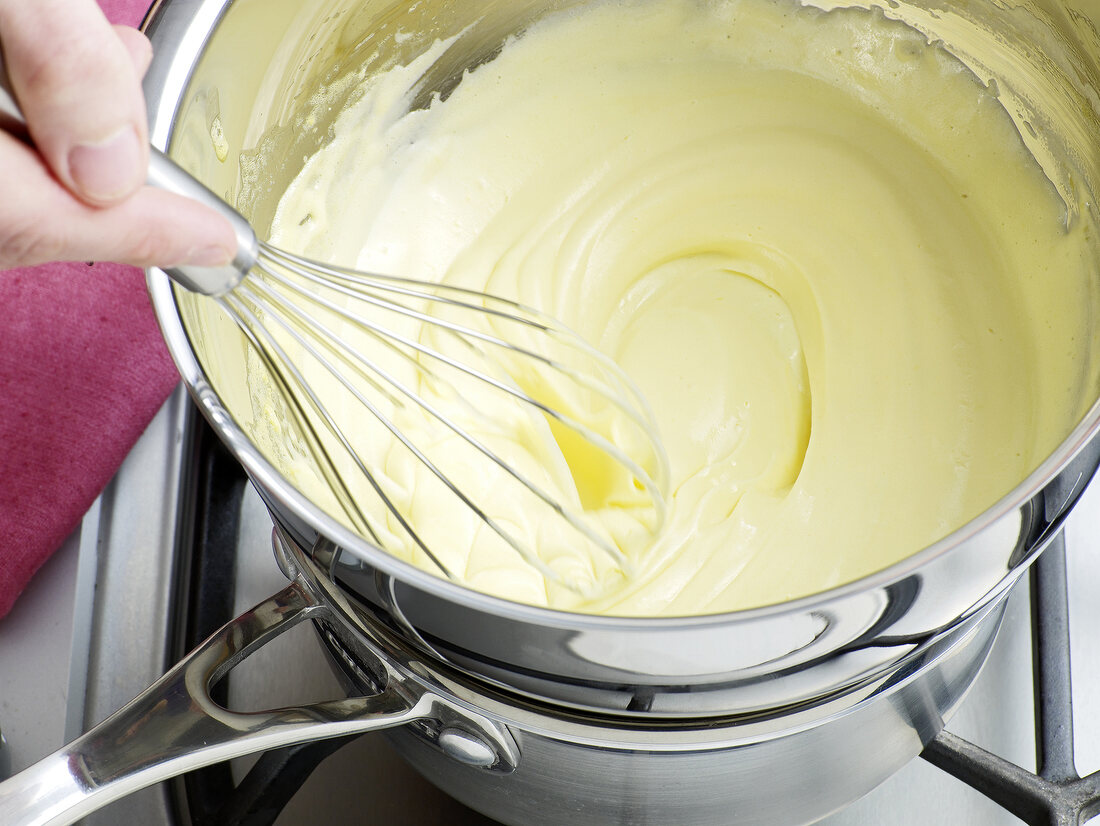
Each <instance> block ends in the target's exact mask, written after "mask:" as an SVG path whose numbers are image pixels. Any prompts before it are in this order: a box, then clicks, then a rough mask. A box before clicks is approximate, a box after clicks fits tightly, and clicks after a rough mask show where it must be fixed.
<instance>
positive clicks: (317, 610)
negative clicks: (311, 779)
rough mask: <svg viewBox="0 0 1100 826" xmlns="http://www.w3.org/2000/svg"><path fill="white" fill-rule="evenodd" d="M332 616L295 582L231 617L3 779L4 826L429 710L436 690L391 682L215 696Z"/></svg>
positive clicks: (65, 817)
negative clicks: (247, 666) (249, 696)
mask: <svg viewBox="0 0 1100 826" xmlns="http://www.w3.org/2000/svg"><path fill="white" fill-rule="evenodd" d="M328 613H329V611H328V609H327V608H325V607H324V606H322V605H320V604H319V603H318V602H317V601H316V600H315V599H314V598H313V597H312V596H310V595H309V594H308V593H307V592H306V591H305V590H304V589H303V588H302V586H301V585H300V584H298V583H292V584H290V585H289V586H288V587H287V588H285V589H284V590H282V591H280V592H279V593H278V594H276V595H275V596H273V597H271V598H270V599H268V600H266V601H264V602H262V603H260V604H259V605H258V606H256V607H255V608H253V609H252V610H251V611H248V612H246V613H244V614H242V615H241V616H239V617H238V618H237V619H235V620H232V621H230V622H229V623H227V624H226V625H225V626H223V627H222V628H221V629H220V630H218V631H217V632H215V633H214V635H213V636H211V637H210V638H209V639H207V640H206V641H205V642H204V643H202V644H201V645H200V646H199V647H198V648H196V649H195V650H194V651H192V652H191V653H190V654H188V655H187V656H186V657H185V658H184V659H183V660H182V661H181V662H180V663H179V664H177V665H176V666H174V667H173V668H172V669H171V670H170V671H169V672H168V673H167V674H165V675H164V676H163V677H162V678H161V679H159V680H158V681H157V682H155V683H154V684H153V685H152V686H150V687H149V688H148V689H146V690H145V691H144V692H143V693H142V694H140V695H139V696H138V697H137V698H135V699H134V700H132V701H131V702H129V703H128V704H127V705H125V706H124V707H123V708H121V709H120V710H119V711H117V712H116V713H115V714H113V715H112V716H110V717H108V718H107V719H106V720H104V721H103V722H102V723H100V724H99V725H97V726H95V727H94V728H93V729H91V730H90V731H88V732H87V733H86V734H84V735H82V736H81V737H79V738H77V739H76V740H74V741H73V742H72V743H70V744H69V745H67V746H64V747H63V748H61V749H59V750H58V751H56V752H54V753H53V754H51V755H49V756H48V757H46V758H44V759H43V760H41V761H39V762H38V763H36V764H35V765H33V766H31V767H30V768H28V769H26V770H24V771H22V772H20V773H19V774H17V775H15V776H14V777H12V778H10V779H8V780H6V781H4V782H3V783H0V823H4V824H5V826H62V824H71V823H74V822H76V821H77V820H79V819H80V818H82V817H84V816H85V815H87V814H89V813H90V812H93V811H95V810H97V809H99V808H102V807H103V806H105V805H107V804H108V803H110V802H112V801H114V800H117V799H119V798H121V797H125V796H126V795H128V794H131V793H132V792H135V791H137V790H138V789H142V788H145V787H146V786H150V785H152V784H154V783H157V782H160V781H162V780H166V779H168V778H170V777H175V776H176V775H179V774H183V773H185V772H188V771H191V770H192V769H196V768H200V767H202V766H207V765H210V764H212V763H218V762H221V761H224V760H230V759H232V758H234V757H240V756H242V755H245V754H251V753H254V752H261V751H266V750H268V749H272V748H277V747H280V746H289V745H293V744H296V743H304V742H307V741H311V740H322V739H325V738H330V737H340V736H342V735H349V734H356V733H360V732H366V731H371V730H374V729H381V728H388V727H391V726H399V725H402V724H404V723H407V722H410V721H412V720H417V719H423V718H426V717H430V716H432V714H433V711H434V710H435V709H436V708H437V706H438V704H439V702H440V698H439V697H437V696H436V695H435V694H433V693H431V692H429V691H427V690H425V689H424V688H422V687H421V686H419V685H417V684H416V683H414V682H412V681H402V680H393V679H391V681H390V684H389V685H387V686H386V687H385V688H384V689H383V690H382V691H380V692H379V693H378V694H374V695H372V696H367V697H348V698H345V699H340V700H332V701H328V702H321V703H315V704H311V705H305V706H299V707H293V708H282V709H275V710H270V711H256V712H236V711H231V710H229V709H226V708H224V707H223V706H221V705H219V704H218V703H216V702H215V701H214V700H213V699H212V697H211V696H210V689H211V687H212V686H213V685H214V684H215V683H217V682H218V680H219V679H221V678H222V677H223V676H224V675H225V674H226V673H228V671H229V670H230V669H232V668H233V667H234V666H236V665H237V664H238V663H240V662H241V661H242V660H243V659H244V658H245V657H247V656H248V655H249V654H250V653H252V652H253V651H255V650H256V649H257V648H259V647H260V646H261V645H263V644H264V643H266V642H268V641H270V640H272V639H274V638H275V637H277V636H279V635H280V634H282V633H284V632H285V631H288V630H290V629H291V628H292V627H294V626H295V625H297V624H298V623H299V622H301V621H303V620H306V619H311V618H319V617H321V616H324V615H327V614H328Z"/></svg>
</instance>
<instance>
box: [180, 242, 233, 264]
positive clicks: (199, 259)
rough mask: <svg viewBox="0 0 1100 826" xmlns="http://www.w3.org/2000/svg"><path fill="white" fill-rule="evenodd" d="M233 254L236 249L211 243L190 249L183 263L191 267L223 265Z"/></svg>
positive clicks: (228, 261) (230, 259)
mask: <svg viewBox="0 0 1100 826" xmlns="http://www.w3.org/2000/svg"><path fill="white" fill-rule="evenodd" d="M235 255H236V250H227V249H226V248H225V247H219V246H217V245H211V246H209V247H200V248H199V249H196V250H191V252H190V253H188V255H187V260H186V261H185V262H184V263H185V264H189V265H190V266H192V267H224V266H225V265H226V264H228V263H230V262H231V261H232V260H233V257H234V256H235Z"/></svg>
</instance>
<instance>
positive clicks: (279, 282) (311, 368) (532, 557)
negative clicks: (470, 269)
mask: <svg viewBox="0 0 1100 826" xmlns="http://www.w3.org/2000/svg"><path fill="white" fill-rule="evenodd" d="M149 182H150V183H151V184H153V185H155V186H158V187H161V188H164V189H167V190H170V191H173V192H176V193H179V194H184V195H188V196H190V197H193V198H197V199H199V200H202V201H204V202H205V203H208V204H211V205H212V206H215V207H217V208H218V209H220V210H222V211H223V212H225V213H226V214H227V216H228V217H229V218H230V220H232V221H233V223H234V226H235V227H236V228H237V234H238V239H239V245H238V246H239V250H238V256H237V259H236V260H235V261H234V263H233V266H232V267H229V268H225V269H222V270H211V269H205V268H190V267H187V268H179V269H175V270H169V271H167V272H168V275H169V276H171V277H172V278H173V279H174V280H175V281H176V282H177V283H179V284H180V285H182V286H184V287H185V288H187V289H189V290H192V291H195V292H200V293H203V294H206V295H209V296H212V297H213V298H214V300H215V301H217V302H218V304H219V305H220V306H221V307H222V309H224V310H225V311H226V312H227V313H228V314H229V315H230V316H231V317H232V318H233V319H234V320H235V322H236V323H237V325H238V326H239V327H240V329H241V330H242V331H243V333H244V335H245V336H246V337H247V339H248V341H249V342H250V343H251V345H252V347H253V349H254V352H255V353H256V354H257V355H258V357H259V359H260V360H261V361H262V363H263V365H264V367H265V369H266V371H267V372H268V373H269V375H270V376H271V378H272V379H273V380H274V382H275V384H276V385H277V386H278V388H279V391H280V394H281V396H282V401H283V402H285V403H286V405H287V409H288V410H289V412H290V413H291V415H292V417H293V418H294V420H295V421H296V422H297V425H298V429H299V431H300V432H301V434H302V435H303V438H304V441H305V442H306V444H307V446H308V452H309V453H310V454H311V456H312V458H313V459H314V460H315V461H316V464H317V467H318V469H319V470H320V472H321V474H322V475H323V476H324V478H325V480H326V482H327V483H328V486H329V487H330V488H331V490H332V492H333V493H334V494H335V496H336V498H337V500H338V501H339V503H340V506H341V508H342V509H343V511H344V513H345V514H346V516H347V517H348V519H349V521H350V522H351V523H352V524H353V525H354V527H355V528H356V529H357V530H359V531H360V532H361V533H363V534H364V535H365V536H367V537H369V538H370V539H371V540H372V541H373V542H375V543H376V544H378V545H380V546H382V547H383V548H387V547H391V546H392V545H393V544H395V543H396V544H397V545H405V546H406V547H408V548H412V549H414V550H415V551H418V552H420V553H423V555H424V556H425V557H426V558H427V559H428V560H430V561H431V563H432V564H433V565H434V566H435V567H436V568H438V570H439V571H440V572H441V573H442V574H443V575H445V576H447V577H448V578H451V579H459V580H466V579H468V578H469V577H468V572H462V571H456V570H453V569H452V566H451V565H449V564H448V563H447V562H446V561H445V558H444V557H445V554H444V553H443V552H441V550H440V549H439V548H438V547H433V543H432V542H431V541H429V540H428V539H427V538H426V536H425V532H424V528H423V524H422V523H423V519H422V517H424V515H423V514H417V515H414V514H412V513H410V511H412V510H416V506H415V505H408V504H405V505H403V504H402V502H401V501H399V500H400V499H401V497H404V498H406V499H407V498H409V491H408V490H407V489H404V488H407V487H408V484H409V481H408V480H405V481H404V483H403V482H394V481H393V479H391V478H390V477H389V476H388V475H387V474H386V473H385V472H384V471H383V469H381V468H379V467H377V466H376V465H375V464H373V463H372V461H371V460H370V459H368V458H366V457H365V456H364V455H363V450H364V448H363V447H362V446H363V445H364V441H365V439H364V437H363V434H362V433H361V432H360V431H361V430H362V429H365V430H367V431H369V432H370V433H371V436H372V439H374V440H375V442H376V441H377V437H378V436H379V434H381V435H382V437H383V440H385V439H389V440H391V441H392V442H393V443H394V445H395V446H396V445H400V449H402V450H404V451H407V453H408V455H409V456H411V457H412V459H414V460H415V462H416V463H418V466H419V469H421V470H426V471H427V474H424V473H418V474H416V476H417V477H418V478H416V479H415V480H413V482H412V483H413V484H416V485H427V484H433V485H436V486H438V487H439V490H441V491H445V494H446V495H447V496H449V497H452V498H453V500H454V502H457V503H459V504H460V505H461V507H462V508H464V509H466V510H467V511H468V513H469V514H472V515H473V517H475V521H476V524H477V525H479V526H481V527H484V528H486V529H488V530H489V531H490V532H491V533H492V535H493V536H494V537H495V540H494V541H495V542H499V543H503V545H504V546H506V547H507V548H509V549H511V551H513V552H515V553H516V554H518V555H519V556H520V557H521V558H522V559H523V560H524V561H525V562H526V563H528V564H529V565H530V566H532V567H533V568H535V569H536V570H537V571H538V572H539V573H540V574H541V575H542V576H544V577H545V578H546V579H547V580H548V581H550V582H555V583H559V584H561V585H564V586H565V587H567V588H570V589H571V590H574V591H577V592H580V593H583V594H585V595H589V596H591V595H594V594H595V593H598V591H599V590H600V589H601V585H603V584H607V582H606V580H607V579H608V576H610V577H611V579H612V580H621V579H622V577H624V576H627V577H628V576H629V575H630V572H631V570H632V560H631V559H630V558H628V555H627V554H626V553H624V550H623V548H622V545H623V544H624V543H625V544H630V542H631V537H633V538H634V539H636V538H637V536H638V534H639V532H641V533H643V534H649V535H652V534H654V533H656V531H657V530H658V529H659V527H660V525H661V522H662V521H663V518H664V499H663V486H664V484H665V479H666V475H667V470H666V463H665V458H664V455H663V452H662V450H661V447H660V443H659V441H658V439H657V437H656V428H655V425H654V423H653V420H652V417H651V415H650V413H649V412H648V409H647V407H646V405H645V403H644V400H643V399H642V397H641V395H640V394H639V393H638V392H637V390H636V389H635V388H634V386H633V384H632V383H631V381H630V380H629V379H628V378H627V377H626V375H625V374H624V373H623V372H622V371H621V369H620V368H619V367H618V366H617V365H616V364H615V363H614V362H613V361H612V360H610V359H609V358H607V357H606V356H605V355H603V354H602V353H600V352H599V351H597V350H595V349H594V348H592V347H591V346H590V345H588V344H587V343H585V342H584V341H583V340H582V339H581V338H579V337H578V336H577V335H575V334H574V333H572V332H570V331H569V330H568V329H566V328H565V327H564V326H562V325H561V324H560V323H558V322H556V321H554V320H553V319H551V318H549V317H547V316H545V315H544V314H542V313H540V312H538V311H535V310H533V309H530V308H528V307H525V306H523V305H521V304H518V303H516V302H514V301H510V300H507V299H503V298H499V297H495V296H491V295H487V294H485V293H481V292H476V291H472V290H467V289H462V288H459V287H455V286H449V285H445V284H436V283H428V282H423V281H416V280H412V279H408V278H399V277H391V276H383V275H376V274H367V273H362V272H357V271H353V270H349V269H344V268H341V267H335V266H330V265H326V264H321V263H318V262H315V261H310V260H307V259H304V258H301V257H299V256H296V255H292V254H290V253H287V252H284V251H282V250H279V249H275V248H273V247H271V246H269V245H267V244H265V243H263V242H259V241H258V240H257V238H256V235H255V233H254V232H253V230H252V228H251V226H250V225H249V224H248V222H247V221H245V219H244V218H243V217H241V216H240V215H239V214H238V213H236V212H235V211H234V210H232V209H230V208H229V207H228V206H227V205H225V204H224V202H222V201H221V200H220V199H217V198H216V196H214V195H213V194H212V193H210V192H209V191H208V190H206V189H205V187H202V185H201V184H199V183H198V182H197V181H195V179H194V178H192V177H191V176H190V175H188V174H187V173H186V172H184V171H183V170H182V169H181V168H180V167H178V166H176V165H175V164H174V163H172V162H171V161H170V160H168V159H167V158H166V157H165V156H164V155H162V154H161V153H159V152H157V151H155V150H154V152H153V155H152V160H151V164H150V175H149ZM318 385H323V386H324V389H322V388H320V387H319V386H318ZM338 397H339V398H342V399H344V400H345V403H343V404H335V405H334V400H335V399H336V398H338ZM334 406H335V408H337V409H334ZM349 406H350V414H349V413H348V408H349ZM340 411H343V415H341V413H340ZM361 416H369V417H370V422H369V423H366V422H364V421H363V419H361V418H359V417H361ZM516 417H518V418H516ZM501 418H503V419H509V420H510V421H509V422H508V424H510V426H511V430H509V433H512V435H514V433H515V432H516V431H517V430H518V432H520V433H521V434H527V436H528V437H530V439H531V440H532V441H533V442H534V443H535V449H534V453H535V454H538V455H536V456H535V457H534V458H536V459H546V458H547V457H546V456H545V455H544V454H545V452H546V451H545V449H544V448H540V447H539V445H538V442H539V441H540V439H541V441H543V442H546V443H548V444H550V445H552V446H553V451H552V452H553V453H554V456H552V457H550V460H549V461H550V462H551V463H553V462H555V461H556V462H557V465H558V470H559V472H558V473H557V475H556V479H557V482H558V484H556V485H553V486H548V485H547V484H546V480H544V479H536V478H535V475H536V473H540V472H542V471H544V470H545V468H538V469H535V472H534V473H533V472H532V470H533V469H532V468H530V467H528V468H524V467H521V466H519V464H517V462H516V461H515V459H514V458H513V459H509V458H508V457H506V456H504V455H501V453H500V452H499V451H498V450H497V449H496V448H494V446H493V445H491V444H489V443H488V441H487V440H486V438H485V437H484V435H483V434H484V433H489V434H490V435H491V434H493V433H494V432H497V431H499V429H500V425H501V421H499V419H501ZM410 422H412V424H411V425H410V424H409V423H410ZM379 428H381V429H379ZM533 431H538V432H537V433H535V432H533ZM505 441H508V440H507V439H506V440H505ZM521 441H524V440H523V439H521ZM528 447H530V445H528ZM367 449H368V450H369V449H370V447H369V445H368V447H367ZM525 449H526V448H525ZM528 452H530V451H528ZM459 454H461V458H456V457H457V456H458V455H459ZM392 455H393V454H392V453H390V454H389V456H390V457H392ZM523 456H524V457H526V454H523ZM562 459H564V464H562V462H561V460H562ZM478 462H483V463H484V466H479V465H478V464H477V463H478ZM448 466H452V467H455V466H457V467H458V468H459V472H460V474H462V475H464V476H465V477H467V481H465V482H460V481H459V480H458V479H457V478H455V477H454V476H453V475H452V471H451V470H449V469H448ZM562 471H568V472H567V473H563V472H562ZM471 473H473V474H474V476H475V477H483V478H484V477H485V475H486V474H488V477H487V478H490V479H493V480H497V481H500V482H507V483H508V484H509V485H515V486H518V488H519V489H522V495H519V496H517V495H516V490H511V491H504V492H502V491H501V489H500V488H499V487H496V486H495V485H489V486H488V487H490V488H492V489H491V490H482V494H483V495H487V496H489V497H490V498H491V499H492V500H493V502H492V503H486V502H485V501H480V500H479V497H478V496H477V495H475V494H474V493H472V492H471V491H469V490H468V489H467V485H468V484H469V483H470V480H469V478H468V477H469V476H470V475H471ZM553 475H554V474H551V476H553ZM593 476H594V477H597V478H598V479H599V480H602V482H603V483H604V484H603V486H602V487H603V489H602V490H595V491H594V490H591V489H590V488H591V487H592V485H591V484H589V483H590V482H591V479H590V478H589V477H593ZM563 478H564V484H562V482H563ZM364 481H365V483H366V485H365V486H364V484H363V482H364ZM616 481H617V484H616ZM476 482H477V480H476V479H475V480H474V484H476ZM483 487H485V486H483ZM553 487H556V488H557V490H556V492H555V491H554V490H553V489H552V488H553ZM595 487H597V488H600V487H601V485H600V484H599V483H597V484H596V486H595ZM395 489H396V493H395ZM563 490H564V491H565V494H564V495H563ZM368 492H369V494H372V495H373V498H374V499H375V500H376V502H377V503H378V504H380V505H381V508H371V507H370V506H368V505H367V503H366V502H364V501H363V499H364V498H370V497H364V494H365V493H368ZM609 496H610V497H612V498H613V499H614V501H608V497H609ZM502 498H503V499H506V500H507V502H506V506H505V507H504V508H503V510H502V509H501V506H500V504H499V503H500V500H501V499H502ZM433 501H437V500H433ZM493 503H496V505H497V507H496V510H497V513H496V514H495V515H494V512H493V511H494V508H493V507H492V506H491V505H492V504H493ZM539 508H542V509H546V510H547V512H548V513H549V514H551V515H552V518H553V519H554V520H560V522H559V524H558V528H561V527H562V526H568V529H567V530H564V531H562V530H554V531H551V532H552V533H554V534H555V536H554V537H551V538H550V539H547V537H546V536H545V535H543V536H528V537H527V538H521V536H520V533H521V530H520V528H521V526H522V525H523V524H525V523H530V522H535V523H536V524H537V523H538V514H537V509H539ZM607 509H613V510H615V512H616V517H615V519H616V520H617V522H618V523H619V524H618V527H619V530H618V531H616V527H615V526H614V525H612V527H611V528H610V529H609V528H608V526H607V524H606V520H601V519H599V518H596V517H594V515H593V513H594V511H599V510H607ZM444 510H445V511H447V509H446V508H444ZM449 512H452V513H453V511H449ZM624 514H626V515H627V518H626V519H625V523H626V524H625V527H624V525H623V524H622V523H623V522H624V519H623V515H624ZM427 518H428V519H430V520H432V521H435V522H439V523H442V525H443V529H444V530H443V532H444V534H445V536H444V537H443V540H442V541H443V542H444V543H446V542H448V541H449V539H448V531H450V530H452V528H451V527H450V526H449V525H448V524H447V517H446V515H444V514H438V513H433V514H428V515H427ZM436 533H439V532H438V531H436ZM542 534H546V530H545V527H543V529H542ZM547 541H548V542H550V543H551V544H553V545H555V549H554V550H553V551H552V553H551V556H552V558H550V559H548V558H546V556H545V555H540V553H539V548H537V547H536V545H537V544H542V543H545V542H547ZM634 544H637V543H636V542H635V543H634ZM391 549H392V547H391ZM592 551H595V552H596V554H597V555H603V557H604V559H603V561H602V563H601V561H600V560H599V559H596V560H595V564H592V565H589V564H586V563H590V562H592V561H593V557H592V553H591V552H592ZM545 553H546V551H545V549H544V550H543V554H545ZM607 563H610V570H611V572H612V573H611V574H608V571H607V570H606V569H607V568H608V565H607ZM601 569H605V570H602V571H601Z"/></svg>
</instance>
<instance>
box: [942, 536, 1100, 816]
mask: <svg viewBox="0 0 1100 826" xmlns="http://www.w3.org/2000/svg"><path fill="white" fill-rule="evenodd" d="M1030 576H1031V583H1030V584H1031V624H1032V658H1033V664H1034V675H1035V677H1034V681H1035V685H1034V696H1035V742H1036V752H1037V754H1036V760H1037V766H1038V769H1037V772H1036V773H1032V772H1029V771H1027V770H1025V769H1022V768H1020V767H1019V766H1017V765H1016V764H1015V763H1011V762H1009V761H1007V760H1004V759H1003V758H1001V757H998V756H997V755H995V754H992V753H991V752H988V751H986V750H985V749H982V748H980V747H979V746H976V745H974V744H973V743H969V742H967V741H966V740H963V739H962V738H961V737H957V736H955V735H954V734H951V733H950V732H947V731H945V732H942V733H941V734H940V735H939V736H938V737H937V738H936V739H935V740H933V741H932V743H930V744H929V745H928V747H927V748H926V749H925V750H924V753H923V754H922V757H924V759H925V760H927V761H928V762H930V763H932V764H933V765H934V766H937V767H938V768H940V769H942V770H943V771H946V772H948V773H949V774H951V775H953V776H954V777H957V778H958V779H959V780H961V781H963V782H964V783H966V784H967V785H969V786H971V787H972V788H974V789H976V790H977V791H979V792H981V793H982V794H984V795H985V796H986V797H988V798H989V799H990V800H992V801H993V802H994V803H997V804H998V805H999V806H1001V807H1002V808H1004V809H1006V810H1008V811H1009V812H1011V813H1012V814H1014V815H1016V816H1017V817H1018V818H1020V819H1021V820H1023V821H1024V822H1025V823H1028V824H1030V826H1078V824H1082V823H1085V822H1086V821H1088V820H1089V819H1090V818H1092V817H1093V816H1094V815H1096V814H1097V813H1100V772H1094V773H1093V774H1089V775H1087V776H1085V777H1081V776H1080V775H1079V774H1078V773H1077V768H1076V766H1075V765H1074V748H1073V745H1074V744H1073V695H1072V692H1071V681H1070V647H1069V595H1068V591H1067V582H1068V579H1067V569H1066V546H1065V538H1064V536H1063V535H1062V534H1059V535H1058V536H1057V537H1056V538H1055V540H1054V541H1053V542H1052V543H1051V547H1049V548H1048V549H1047V550H1046V551H1045V552H1044V553H1043V554H1042V556H1040V557H1039V559H1038V561H1037V562H1036V563H1035V564H1034V565H1033V566H1032V568H1031V571H1030Z"/></svg>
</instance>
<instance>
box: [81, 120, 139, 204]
mask: <svg viewBox="0 0 1100 826" xmlns="http://www.w3.org/2000/svg"><path fill="white" fill-rule="evenodd" d="M141 158H142V152H141V145H140V143H139V142H138V136H137V132H136V131H135V130H134V129H133V128H132V127H129V126H127V127H125V128H124V129H122V130H120V131H119V132H116V133H115V134H114V135H112V136H111V137H109V138H107V139H106V140H105V141H101V142H100V143H83V144H80V145H78V146H75V147H73V148H72V150H71V151H70V152H69V175H71V176H72V179H73V184H74V185H75V186H76V188H77V189H78V190H79V191H80V194H82V195H83V196H84V197H85V198H88V199H89V200H92V201H111V200H114V199H116V198H119V197H121V196H123V195H125V194H126V193H127V192H129V191H130V190H132V189H134V188H135V187H137V186H138V185H139V184H140V183H141V182H142V180H143V179H144V177H145V171H144V170H143V169H142V168H141Z"/></svg>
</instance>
